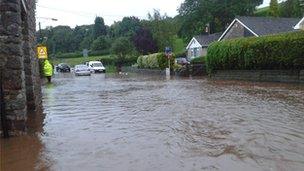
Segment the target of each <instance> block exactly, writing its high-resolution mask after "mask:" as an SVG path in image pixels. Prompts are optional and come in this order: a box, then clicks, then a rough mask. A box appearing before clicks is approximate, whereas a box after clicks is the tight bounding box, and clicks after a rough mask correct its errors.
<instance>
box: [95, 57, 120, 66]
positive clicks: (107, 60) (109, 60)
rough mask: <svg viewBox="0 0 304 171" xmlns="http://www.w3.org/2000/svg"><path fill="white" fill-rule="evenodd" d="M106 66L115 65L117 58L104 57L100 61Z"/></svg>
mask: <svg viewBox="0 0 304 171" xmlns="http://www.w3.org/2000/svg"><path fill="white" fill-rule="evenodd" d="M99 61H100V62H102V63H103V64H104V65H115V62H116V58H115V57H111V56H104V57H101V58H100V59H99Z"/></svg>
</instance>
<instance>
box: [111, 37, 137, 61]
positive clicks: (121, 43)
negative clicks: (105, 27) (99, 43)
mask: <svg viewBox="0 0 304 171" xmlns="http://www.w3.org/2000/svg"><path fill="white" fill-rule="evenodd" d="M134 49H135V48H134V46H133V44H132V42H131V41H130V40H129V38H127V37H120V38H118V39H116V40H115V41H114V43H113V45H112V52H113V53H114V54H115V55H117V57H118V58H121V59H123V58H125V57H126V56H127V55H129V54H132V53H133V52H134Z"/></svg>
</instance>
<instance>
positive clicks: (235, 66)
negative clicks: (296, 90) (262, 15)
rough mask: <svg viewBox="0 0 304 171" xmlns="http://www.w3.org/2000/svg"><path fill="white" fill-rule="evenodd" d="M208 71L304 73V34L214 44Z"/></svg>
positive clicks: (209, 49)
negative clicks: (281, 70) (303, 70)
mask: <svg viewBox="0 0 304 171" xmlns="http://www.w3.org/2000/svg"><path fill="white" fill-rule="evenodd" d="M206 63H207V70H208V71H209V72H212V71H214V70H256V69H269V70H272V69H304V31H298V32H292V33H285V34H280V35H274V36H264V37H252V38H241V39H234V40H226V41H221V42H215V43H212V44H211V45H210V46H209V47H208V55H207V58H206Z"/></svg>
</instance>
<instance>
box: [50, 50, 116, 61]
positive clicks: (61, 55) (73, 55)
mask: <svg viewBox="0 0 304 171" xmlns="http://www.w3.org/2000/svg"><path fill="white" fill-rule="evenodd" d="M108 54H110V51H109V50H100V51H89V53H88V55H89V56H104V55H108ZM51 56H52V57H56V58H62V59H64V58H79V57H82V56H83V54H82V52H73V53H57V54H56V55H53V54H52V55H51Z"/></svg>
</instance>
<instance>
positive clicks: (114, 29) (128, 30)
mask: <svg viewBox="0 0 304 171" xmlns="http://www.w3.org/2000/svg"><path fill="white" fill-rule="evenodd" d="M141 27H142V26H141V23H140V20H139V19H138V18H137V17H124V18H123V19H122V21H120V22H116V23H114V24H113V25H112V26H111V28H110V31H111V33H110V35H111V36H112V37H132V36H133V35H134V34H135V33H136V31H137V30H138V29H140V28H141Z"/></svg>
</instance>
